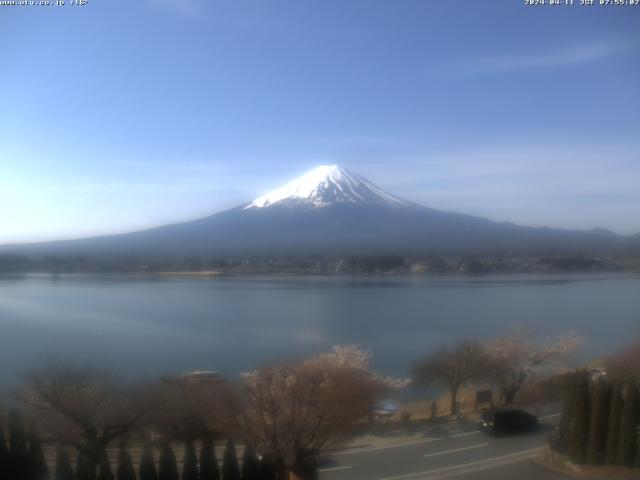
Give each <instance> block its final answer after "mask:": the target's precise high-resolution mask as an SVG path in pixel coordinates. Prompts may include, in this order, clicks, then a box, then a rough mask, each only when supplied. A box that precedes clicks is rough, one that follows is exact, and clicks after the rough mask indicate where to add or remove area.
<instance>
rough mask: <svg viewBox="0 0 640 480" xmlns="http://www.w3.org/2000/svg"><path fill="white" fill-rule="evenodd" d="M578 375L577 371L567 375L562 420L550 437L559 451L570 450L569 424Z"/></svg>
mask: <svg viewBox="0 0 640 480" xmlns="http://www.w3.org/2000/svg"><path fill="white" fill-rule="evenodd" d="M577 376H578V373H577V372H574V373H571V374H569V375H567V385H566V388H565V392H564V400H563V403H562V414H561V416H560V422H559V423H558V429H557V430H556V431H555V432H554V433H553V434H552V435H551V437H550V438H549V443H550V445H551V447H552V448H553V449H554V450H556V451H557V452H559V453H567V451H568V445H569V425H570V424H571V415H572V411H571V409H572V408H573V395H574V393H575V383H576V378H577Z"/></svg>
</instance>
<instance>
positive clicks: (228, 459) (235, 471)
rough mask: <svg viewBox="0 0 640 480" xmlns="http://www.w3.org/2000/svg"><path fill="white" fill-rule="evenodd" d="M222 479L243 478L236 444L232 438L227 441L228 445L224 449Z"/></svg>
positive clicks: (236, 479) (237, 479)
mask: <svg viewBox="0 0 640 480" xmlns="http://www.w3.org/2000/svg"><path fill="white" fill-rule="evenodd" d="M222 479H223V480H241V477H240V467H239V466H238V457H237V455H236V446H235V445H234V443H233V440H231V439H229V441H228V442H227V446H226V448H225V449H224V456H223V457H222Z"/></svg>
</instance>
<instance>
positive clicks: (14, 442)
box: [8, 410, 29, 480]
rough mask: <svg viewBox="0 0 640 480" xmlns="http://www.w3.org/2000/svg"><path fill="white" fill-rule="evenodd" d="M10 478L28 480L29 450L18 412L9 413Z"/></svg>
mask: <svg viewBox="0 0 640 480" xmlns="http://www.w3.org/2000/svg"><path fill="white" fill-rule="evenodd" d="M8 464H9V465H8V466H9V476H8V478H11V479H12V480H28V476H29V449H28V448H27V439H26V435H25V431H24V426H23V423H22V417H21V416H20V412H18V410H11V412H9V462H8Z"/></svg>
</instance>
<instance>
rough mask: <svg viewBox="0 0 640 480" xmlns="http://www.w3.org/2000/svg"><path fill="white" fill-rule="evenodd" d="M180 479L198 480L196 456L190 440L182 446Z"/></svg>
mask: <svg viewBox="0 0 640 480" xmlns="http://www.w3.org/2000/svg"><path fill="white" fill-rule="evenodd" d="M182 480H198V457H197V456H196V449H195V448H194V447H193V442H192V441H190V440H189V441H187V443H186V444H185V447H184V459H183V462H182Z"/></svg>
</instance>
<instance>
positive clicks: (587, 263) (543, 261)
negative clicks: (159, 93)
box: [0, 254, 640, 274]
mask: <svg viewBox="0 0 640 480" xmlns="http://www.w3.org/2000/svg"><path fill="white" fill-rule="evenodd" d="M638 270H640V256H634V255H626V256H611V257H606V258H605V257H595V256H589V255H586V256H576V255H571V256H567V255H551V256H550V255H542V256H539V255H533V254H532V255H528V256H523V255H518V256H513V255H509V254H499V255H465V256H441V255H429V256H422V257H420V256H402V255H344V256H340V255H337V256H320V255H317V256H316V255H308V256H291V257H280V256H261V257H248V258H212V257H185V258H164V259H158V258H144V257H113V258H111V257H109V258H97V257H89V256H60V257H56V256H49V257H37V258H36V257H26V256H22V255H12V254H0V273H13V274H15V273H29V272H47V273H148V274H153V273H159V272H184V271H188V272H202V271H217V272H220V273H229V274H234V273H236V274H238V273H240V274H241V273H315V274H322V273H324V274H326V273H409V272H411V273H434V274H442V273H465V274H490V273H546V272H588V271H638Z"/></svg>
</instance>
